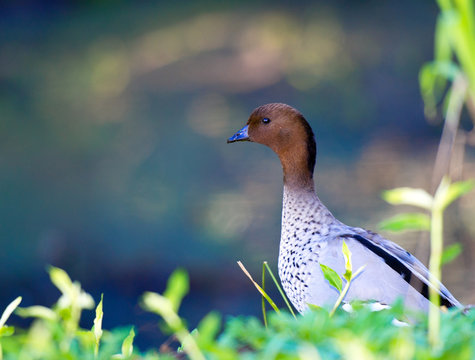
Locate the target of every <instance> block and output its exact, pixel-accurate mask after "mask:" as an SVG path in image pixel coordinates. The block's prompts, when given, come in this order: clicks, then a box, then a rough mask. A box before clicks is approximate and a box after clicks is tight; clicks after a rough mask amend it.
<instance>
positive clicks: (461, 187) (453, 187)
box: [441, 179, 475, 209]
mask: <svg viewBox="0 0 475 360" xmlns="http://www.w3.org/2000/svg"><path fill="white" fill-rule="evenodd" d="M474 186H475V180H473V179H470V180H466V181H458V182H455V183H452V184H450V186H449V188H448V190H447V192H446V193H445V196H444V198H443V199H441V201H442V209H444V208H446V207H447V206H449V205H450V204H451V203H453V202H454V201H455V200H457V199H458V198H459V197H461V196H463V195H465V194H467V193H468V192H470V191H471V190H472V189H473V187H474Z"/></svg>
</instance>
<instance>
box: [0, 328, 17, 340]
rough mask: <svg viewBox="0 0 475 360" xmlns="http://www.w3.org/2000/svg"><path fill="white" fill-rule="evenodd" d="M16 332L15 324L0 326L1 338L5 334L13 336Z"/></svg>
mask: <svg viewBox="0 0 475 360" xmlns="http://www.w3.org/2000/svg"><path fill="white" fill-rule="evenodd" d="M14 333H15V327H13V326H2V327H1V328H0V338H1V337H5V336H11V335H13V334H14Z"/></svg>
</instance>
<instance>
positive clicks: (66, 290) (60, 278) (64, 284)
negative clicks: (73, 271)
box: [48, 266, 73, 294]
mask: <svg viewBox="0 0 475 360" xmlns="http://www.w3.org/2000/svg"><path fill="white" fill-rule="evenodd" d="M48 272H49V277H50V279H51V282H52V283H53V284H54V285H55V286H56V287H57V288H58V289H59V290H60V291H61V292H62V293H63V294H71V292H72V291H73V290H72V288H73V282H72V281H71V278H70V277H69V275H68V274H67V273H66V271H64V270H63V269H60V268H57V267H54V266H50V268H49V271H48Z"/></svg>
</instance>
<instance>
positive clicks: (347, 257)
mask: <svg viewBox="0 0 475 360" xmlns="http://www.w3.org/2000/svg"><path fill="white" fill-rule="evenodd" d="M342 251H343V256H344V257H345V273H344V274H343V277H344V278H345V280H346V281H351V273H352V271H353V267H352V265H351V251H350V249H348V245H346V242H344V241H343V245H342Z"/></svg>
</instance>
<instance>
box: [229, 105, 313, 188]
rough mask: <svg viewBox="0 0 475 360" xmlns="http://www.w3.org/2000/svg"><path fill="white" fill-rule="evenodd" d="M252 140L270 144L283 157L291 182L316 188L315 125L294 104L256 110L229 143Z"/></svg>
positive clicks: (268, 106) (288, 183)
mask: <svg viewBox="0 0 475 360" xmlns="http://www.w3.org/2000/svg"><path fill="white" fill-rule="evenodd" d="M236 141H252V142H256V143H259V144H263V145H266V146H268V147H270V148H271V149H272V150H274V152H275V153H276V154H277V155H278V156H279V158H280V161H281V163H282V167H283V170H284V182H285V183H286V184H287V185H292V186H298V187H305V188H308V187H309V186H310V187H312V188H313V180H312V177H313V169H314V167H315V158H316V145H315V137H314V135H313V131H312V128H311V127H310V125H309V124H308V122H307V121H306V120H305V118H304V117H303V115H302V114H301V113H300V112H299V111H298V110H296V109H294V108H293V107H291V106H289V105H286V104H280V103H272V104H266V105H262V106H260V107H258V108H257V109H255V110H254V111H253V112H252V114H251V116H250V117H249V120H248V122H247V125H246V126H245V127H243V128H242V129H241V130H239V131H238V132H237V133H236V134H234V135H233V136H232V137H230V138H229V139H228V143H231V142H236Z"/></svg>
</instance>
